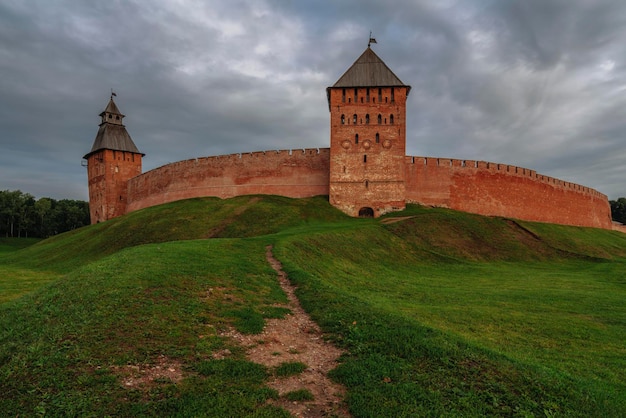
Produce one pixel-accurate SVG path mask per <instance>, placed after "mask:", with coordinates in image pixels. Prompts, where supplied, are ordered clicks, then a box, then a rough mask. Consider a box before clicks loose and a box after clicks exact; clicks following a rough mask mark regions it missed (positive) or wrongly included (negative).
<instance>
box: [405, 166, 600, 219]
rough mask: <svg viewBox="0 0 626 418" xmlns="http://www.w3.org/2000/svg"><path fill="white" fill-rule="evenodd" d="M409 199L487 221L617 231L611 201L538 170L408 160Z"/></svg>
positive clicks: (407, 197)
mask: <svg viewBox="0 0 626 418" xmlns="http://www.w3.org/2000/svg"><path fill="white" fill-rule="evenodd" d="M405 162H406V178H405V182H406V194H407V196H406V199H407V202H410V203H420V204H424V205H432V206H441V207H447V208H450V209H455V210H461V211H465V212H471V213H477V214H480V215H487V216H504V217H510V218H517V219H523V220H529V221H538V222H550V223H556V224H565V225H575V226H588V227H596V228H605V229H611V228H612V222H611V210H610V206H609V202H608V199H607V196H605V195H604V194H602V193H600V192H598V191H596V190H594V189H590V188H588V187H584V186H580V185H578V184H574V183H569V182H565V181H563V180H559V179H555V178H552V177H548V176H544V175H541V174H537V173H536V172H535V171H533V170H529V169H526V168H521V167H515V166H510V165H506V164H496V163H489V162H484V161H470V160H454V159H443V158H425V157H406V160H405Z"/></svg>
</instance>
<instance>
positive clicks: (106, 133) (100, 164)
mask: <svg viewBox="0 0 626 418" xmlns="http://www.w3.org/2000/svg"><path fill="white" fill-rule="evenodd" d="M113 96H114V93H112V94H111V99H110V100H109V104H108V105H107V107H106V109H104V111H103V112H102V113H100V118H101V123H100V125H99V126H100V128H99V129H98V134H97V135H96V139H95V140H94V142H93V146H92V147H91V151H89V153H88V154H86V155H85V156H84V157H83V158H85V159H86V160H87V178H88V180H89V213H90V216H91V223H92V224H95V223H98V222H102V221H106V220H108V219H111V218H115V217H117V216H121V215H123V214H125V213H126V202H127V195H128V185H127V184H128V180H129V179H130V178H132V177H135V176H137V175H139V174H141V158H142V157H143V156H144V155H145V154H142V153H141V152H139V150H138V149H137V147H136V146H135V144H134V142H133V140H132V139H131V138H130V135H129V134H128V132H127V131H126V127H125V126H124V124H123V123H122V119H124V115H123V114H122V113H121V112H120V111H119V109H118V108H117V105H116V104H115V102H114V101H113Z"/></svg>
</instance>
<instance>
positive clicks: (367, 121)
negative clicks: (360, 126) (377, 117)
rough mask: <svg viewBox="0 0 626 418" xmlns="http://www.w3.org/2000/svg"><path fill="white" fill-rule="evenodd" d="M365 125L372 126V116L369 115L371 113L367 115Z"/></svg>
mask: <svg viewBox="0 0 626 418" xmlns="http://www.w3.org/2000/svg"><path fill="white" fill-rule="evenodd" d="M365 124H366V125H369V124H370V115H369V113H368V114H367V115H365Z"/></svg>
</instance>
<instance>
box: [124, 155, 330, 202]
mask: <svg viewBox="0 0 626 418" xmlns="http://www.w3.org/2000/svg"><path fill="white" fill-rule="evenodd" d="M329 161H330V153H329V149H328V148H305V149H289V150H273V151H256V152H249V153H237V154H228V155H218V156H209V157H200V158H192V159H189V160H183V161H178V162H175V163H170V164H166V165H163V166H161V167H158V168H155V169H153V170H150V171H148V172H145V173H143V174H141V175H139V176H137V177H135V178H132V179H131V180H130V181H129V182H128V196H129V199H128V209H127V211H128V212H131V211H134V210H138V209H142V208H145V207H149V206H154V205H158V204H162V203H167V202H172V201H175V200H181V199H189V198H192V197H202V196H215V197H220V198H229V197H234V196H241V195H246V194H277V195H283V196H290V197H311V196H317V195H327V194H328V183H329Z"/></svg>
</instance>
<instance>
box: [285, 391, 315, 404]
mask: <svg viewBox="0 0 626 418" xmlns="http://www.w3.org/2000/svg"><path fill="white" fill-rule="evenodd" d="M283 397H284V398H285V399H287V400H288V401H291V402H303V401H312V400H314V399H315V396H313V394H312V393H311V391H309V390H307V389H299V390H293V391H291V392H287V393H285V394H284V395H283Z"/></svg>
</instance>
